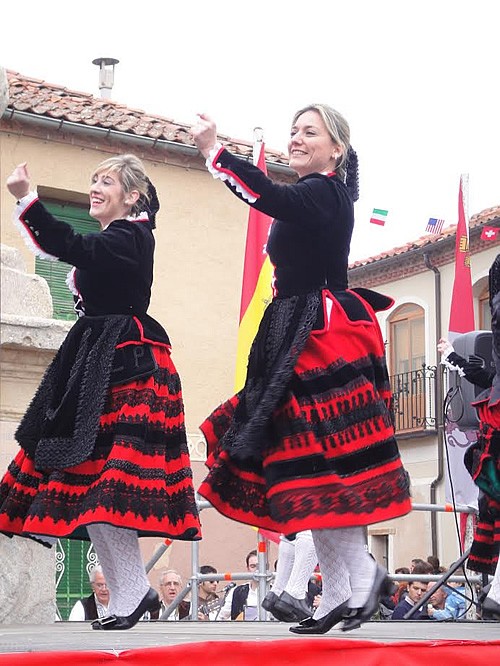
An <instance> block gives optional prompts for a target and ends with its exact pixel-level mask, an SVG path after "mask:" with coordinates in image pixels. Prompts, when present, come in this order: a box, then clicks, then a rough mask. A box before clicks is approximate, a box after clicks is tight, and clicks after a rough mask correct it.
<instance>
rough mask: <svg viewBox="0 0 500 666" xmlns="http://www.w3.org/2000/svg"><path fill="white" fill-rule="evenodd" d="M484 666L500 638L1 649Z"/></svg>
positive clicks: (148, 658) (142, 662)
mask: <svg viewBox="0 0 500 666" xmlns="http://www.w3.org/2000/svg"><path fill="white" fill-rule="evenodd" d="M111 663H116V664H117V666H121V665H122V664H123V666H157V665H159V664H175V665H176V666H191V665H193V666H201V665H202V664H216V665H217V666H255V665H256V663H257V664H259V663H260V666H265V665H267V664H272V665H274V664H284V665H287V666H288V665H290V666H292V665H294V664H297V666H298V665H299V664H300V666H313V665H314V666H318V665H319V666H326V665H329V664H335V666H387V664H397V666H417V665H418V666H420V665H422V664H431V663H437V664H441V665H442V666H447V665H448V664H453V666H474V665H475V664H477V665H478V666H479V665H480V666H485V664H495V663H500V640H498V641H488V642H485V641H414V642H401V643H375V642H371V641H362V640H344V639H330V638H315V639H310V638H309V639H291V640H277V641H208V642H201V643H189V644H187V645H173V646H168V647H153V648H143V649H138V650H124V651H123V652H119V653H116V654H114V653H111V652H101V651H76V652H74V651H69V652H25V653H9V654H0V664H2V665H4V664H5V666H68V665H70V666H94V665H96V664H105V665H108V664H111Z"/></svg>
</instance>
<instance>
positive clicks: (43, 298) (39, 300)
mask: <svg viewBox="0 0 500 666" xmlns="http://www.w3.org/2000/svg"><path fill="white" fill-rule="evenodd" d="M0 76H1V74H0ZM0 88H1V84H0ZM0 249H1V306H0V312H1V315H0V348H1V354H2V363H1V366H0V477H1V476H3V474H4V472H5V470H6V468H7V465H8V464H9V463H10V461H11V460H12V458H13V457H14V456H15V455H16V454H17V452H18V451H19V447H18V445H17V443H16V441H15V439H14V432H15V430H16V427H17V424H18V423H19V420H20V418H21V416H22V415H23V413H24V411H25V409H26V407H27V405H28V404H29V402H30V400H31V398H32V397H33V395H34V393H35V390H36V388H37V386H38V383H39V381H40V379H41V378H42V376H43V373H44V372H45V369H46V367H47V365H48V364H49V363H50V361H51V360H52V358H53V356H54V354H55V352H56V350H57V349H58V348H59V346H60V344H61V343H62V341H63V340H64V338H65V336H66V334H67V332H68V330H69V328H70V327H71V322H62V321H57V320H54V319H52V299H51V296H50V292H49V288H48V285H47V282H46V281H45V280H44V279H43V278H41V277H39V276H38V275H30V274H27V273H26V271H25V267H24V264H23V260H22V257H21V254H20V253H19V252H18V250H15V249H13V248H10V247H7V246H5V245H2V246H0ZM0 569H1V571H2V575H1V576H0V599H1V600H2V603H1V604H0V623H4V624H19V623H26V624H44V623H52V622H53V621H54V620H55V617H56V592H55V580H56V578H55V576H56V573H55V549H54V548H51V549H49V548H46V547H44V546H42V545H40V544H39V543H37V542H35V541H33V540H31V539H25V538H21V537H17V536H15V537H13V538H9V537H6V536H4V535H2V534H0Z"/></svg>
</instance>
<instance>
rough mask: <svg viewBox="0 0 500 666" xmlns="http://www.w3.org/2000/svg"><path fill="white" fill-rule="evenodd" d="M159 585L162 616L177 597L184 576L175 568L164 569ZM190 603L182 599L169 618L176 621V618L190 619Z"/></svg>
mask: <svg viewBox="0 0 500 666" xmlns="http://www.w3.org/2000/svg"><path fill="white" fill-rule="evenodd" d="M159 587H160V600H161V609H160V617H161V616H162V614H163V613H164V611H165V610H166V609H167V608H168V607H169V606H170V604H171V603H172V602H173V600H174V599H175V597H176V596H177V595H178V594H179V592H180V591H181V588H182V578H181V576H180V574H179V573H178V572H177V571H175V570H174V569H168V571H163V572H162V573H161V574H160V579H159ZM190 605H191V604H190V603H189V601H186V600H185V599H182V600H181V601H180V602H179V604H178V605H177V608H176V609H175V610H174V611H173V612H172V613H170V615H169V616H168V618H167V620H169V621H175V620H183V619H184V618H188V619H189V608H190Z"/></svg>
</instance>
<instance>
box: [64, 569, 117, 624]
mask: <svg viewBox="0 0 500 666" xmlns="http://www.w3.org/2000/svg"><path fill="white" fill-rule="evenodd" d="M89 582H90V587H91V588H92V594H91V595H90V596H88V597H85V598H84V599H80V600H79V601H77V602H76V604H75V605H74V606H73V608H72V609H71V613H70V614H69V618H68V620H70V621H71V622H74V621H76V622H83V621H85V620H97V618H99V617H106V616H107V615H108V605H109V590H108V587H107V585H106V580H105V578H104V574H103V573H102V569H101V567H100V566H99V565H97V566H95V567H94V568H93V569H92V570H91V571H90V573H89Z"/></svg>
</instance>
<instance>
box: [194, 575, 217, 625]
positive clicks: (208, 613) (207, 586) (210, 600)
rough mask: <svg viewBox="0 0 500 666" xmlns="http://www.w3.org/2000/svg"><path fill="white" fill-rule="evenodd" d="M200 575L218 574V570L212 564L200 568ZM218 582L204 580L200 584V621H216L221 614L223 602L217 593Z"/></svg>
mask: <svg viewBox="0 0 500 666" xmlns="http://www.w3.org/2000/svg"><path fill="white" fill-rule="evenodd" d="M200 573H201V574H204V575H207V574H216V573H217V569H216V568H215V567H212V566H211V565H210V564H204V565H203V566H201V567H200ZM216 590H217V581H216V580H202V581H200V582H199V583H198V620H202V621H205V622H206V621H207V620H215V619H216V618H217V615H218V614H219V612H220V608H221V602H222V600H221V599H220V598H219V595H218V594H217V593H216Z"/></svg>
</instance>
